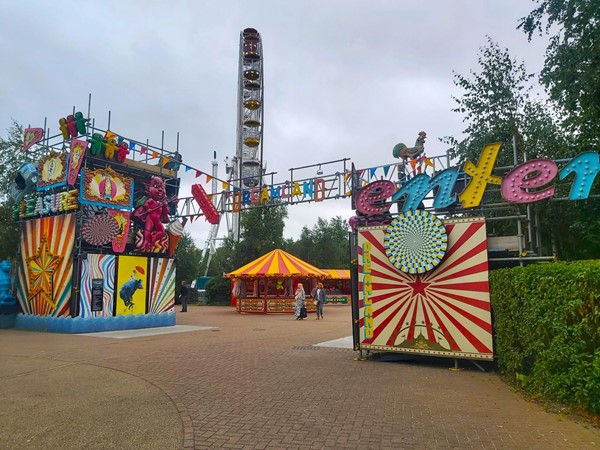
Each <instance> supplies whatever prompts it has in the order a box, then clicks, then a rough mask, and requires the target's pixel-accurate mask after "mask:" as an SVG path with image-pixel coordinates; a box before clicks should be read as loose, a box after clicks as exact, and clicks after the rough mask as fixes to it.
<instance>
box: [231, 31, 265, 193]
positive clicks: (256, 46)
mask: <svg viewBox="0 0 600 450" xmlns="http://www.w3.org/2000/svg"><path fill="white" fill-rule="evenodd" d="M238 80H239V82H238V122H237V148H236V157H237V165H238V171H237V172H238V178H239V186H238V187H239V188H240V189H243V188H244V187H247V188H248V187H250V188H251V187H256V186H258V185H259V184H261V183H260V182H261V176H262V174H263V168H262V148H263V139H262V138H263V92H264V90H263V58H262V41H261V39H260V34H259V32H258V31H256V30H255V29H254V28H246V29H244V30H243V31H242V32H241V33H240V58H239V74H238Z"/></svg>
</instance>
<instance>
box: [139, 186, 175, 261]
mask: <svg viewBox="0 0 600 450" xmlns="http://www.w3.org/2000/svg"><path fill="white" fill-rule="evenodd" d="M145 191H146V196H147V199H146V200H145V202H144V204H143V205H142V206H140V207H138V208H137V209H136V210H135V211H134V212H133V216H134V217H135V218H136V219H138V220H139V221H140V222H141V223H142V224H143V232H142V239H141V240H140V241H138V242H136V247H137V248H139V249H140V250H142V251H146V252H153V251H155V244H157V243H158V242H159V241H160V240H162V239H164V238H165V237H166V232H165V227H164V225H163V223H167V222H169V208H168V199H167V195H166V191H165V182H164V180H163V179H162V178H160V177H159V176H153V177H151V178H150V182H149V183H148V184H146V185H145ZM167 244H168V243H167Z"/></svg>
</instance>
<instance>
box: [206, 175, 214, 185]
mask: <svg viewBox="0 0 600 450" xmlns="http://www.w3.org/2000/svg"><path fill="white" fill-rule="evenodd" d="M212 179H213V177H211V176H210V175H209V174H206V182H207V183H210V182H211V180H212Z"/></svg>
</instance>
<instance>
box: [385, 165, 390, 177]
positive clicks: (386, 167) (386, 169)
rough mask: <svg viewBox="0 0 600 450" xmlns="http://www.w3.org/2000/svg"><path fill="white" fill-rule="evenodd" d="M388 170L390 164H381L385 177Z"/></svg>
mask: <svg viewBox="0 0 600 450" xmlns="http://www.w3.org/2000/svg"><path fill="white" fill-rule="evenodd" d="M389 171H390V166H383V174H384V175H385V176H386V177H387V174H388V172H389Z"/></svg>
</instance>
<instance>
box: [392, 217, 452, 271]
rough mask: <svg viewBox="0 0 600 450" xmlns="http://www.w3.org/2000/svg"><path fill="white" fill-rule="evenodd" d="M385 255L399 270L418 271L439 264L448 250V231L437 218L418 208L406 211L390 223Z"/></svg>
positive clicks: (428, 269) (429, 268)
mask: <svg viewBox="0 0 600 450" xmlns="http://www.w3.org/2000/svg"><path fill="white" fill-rule="evenodd" d="M384 248H385V254H386V256H387V257H388V258H389V260H390V262H391V263H392V264H393V265H394V267H396V268H397V269H400V270H401V271H402V272H406V273H410V274H417V273H425V272H429V271H430V270H432V269H433V268H434V267H436V266H437V265H439V264H440V262H441V261H442V259H443V258H444V255H445V254H446V250H447V249H448V234H447V233H446V228H445V227H444V224H443V223H442V221H441V220H440V219H438V218H437V217H436V216H435V215H433V214H431V213H429V212H427V211H421V210H415V211H407V212H404V213H402V214H400V215H399V216H398V217H396V218H395V219H394V220H393V221H392V223H390V224H389V226H388V228H387V231H386V233H385V237H384Z"/></svg>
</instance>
